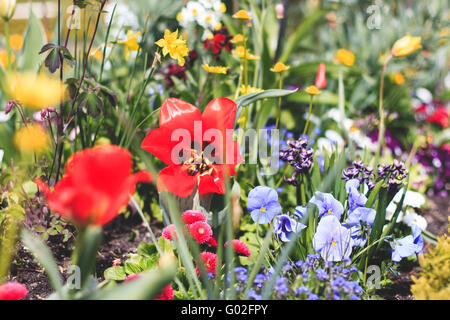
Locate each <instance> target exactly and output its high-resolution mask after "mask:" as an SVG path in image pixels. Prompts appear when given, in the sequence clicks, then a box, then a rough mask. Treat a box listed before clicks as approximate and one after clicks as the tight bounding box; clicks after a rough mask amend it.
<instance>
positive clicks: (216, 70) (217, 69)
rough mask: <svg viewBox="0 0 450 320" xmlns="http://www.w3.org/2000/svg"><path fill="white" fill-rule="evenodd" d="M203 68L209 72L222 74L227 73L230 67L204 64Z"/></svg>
mask: <svg viewBox="0 0 450 320" xmlns="http://www.w3.org/2000/svg"><path fill="white" fill-rule="evenodd" d="M202 67H203V69H205V70H206V71H207V72H209V73H216V74H219V73H222V74H227V71H228V69H229V68H228V67H221V66H209V65H207V64H202Z"/></svg>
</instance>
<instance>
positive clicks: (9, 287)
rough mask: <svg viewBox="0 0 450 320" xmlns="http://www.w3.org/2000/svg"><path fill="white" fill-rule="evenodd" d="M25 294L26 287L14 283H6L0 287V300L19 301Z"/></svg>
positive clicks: (26, 291)
mask: <svg viewBox="0 0 450 320" xmlns="http://www.w3.org/2000/svg"><path fill="white" fill-rule="evenodd" d="M27 294H28V290H27V287H25V286H24V285H23V284H21V283H19V282H16V281H10V282H6V283H4V284H2V285H1V286H0V300H20V299H23V298H25V297H26V296H27Z"/></svg>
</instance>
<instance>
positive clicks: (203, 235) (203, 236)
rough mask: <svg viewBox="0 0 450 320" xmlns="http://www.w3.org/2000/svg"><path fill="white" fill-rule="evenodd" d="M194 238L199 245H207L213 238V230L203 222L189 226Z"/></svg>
mask: <svg viewBox="0 0 450 320" xmlns="http://www.w3.org/2000/svg"><path fill="white" fill-rule="evenodd" d="M188 229H189V232H190V233H191V236H192V238H194V240H195V241H197V242H198V243H205V242H206V241H208V240H209V239H210V238H211V236H212V229H211V227H210V225H209V224H207V223H206V222H203V221H197V222H194V223H193V224H190V225H188Z"/></svg>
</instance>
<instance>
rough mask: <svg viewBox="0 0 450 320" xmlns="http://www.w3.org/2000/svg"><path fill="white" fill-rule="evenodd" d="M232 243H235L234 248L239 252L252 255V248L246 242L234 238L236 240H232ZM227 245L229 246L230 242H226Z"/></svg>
mask: <svg viewBox="0 0 450 320" xmlns="http://www.w3.org/2000/svg"><path fill="white" fill-rule="evenodd" d="M231 243H232V244H233V249H234V251H236V253H237V254H242V255H244V256H246V257H250V249H249V248H248V246H247V245H246V244H245V242H243V241H241V240H237V239H234V240H231ZM227 246H228V242H226V243H225V247H227Z"/></svg>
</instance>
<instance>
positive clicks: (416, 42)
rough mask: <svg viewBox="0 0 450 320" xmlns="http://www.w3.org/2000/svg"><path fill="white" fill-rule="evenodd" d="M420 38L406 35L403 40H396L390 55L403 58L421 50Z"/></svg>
mask: <svg viewBox="0 0 450 320" xmlns="http://www.w3.org/2000/svg"><path fill="white" fill-rule="evenodd" d="M420 41H421V38H420V37H411V35H410V34H409V33H408V34H406V36H404V37H403V38H401V39H399V40H397V41H396V42H395V43H394V46H393V47H392V55H393V56H394V57H405V56H407V55H410V54H411V53H413V52H414V51H416V50H418V49H420V48H422V46H421V45H420Z"/></svg>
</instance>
